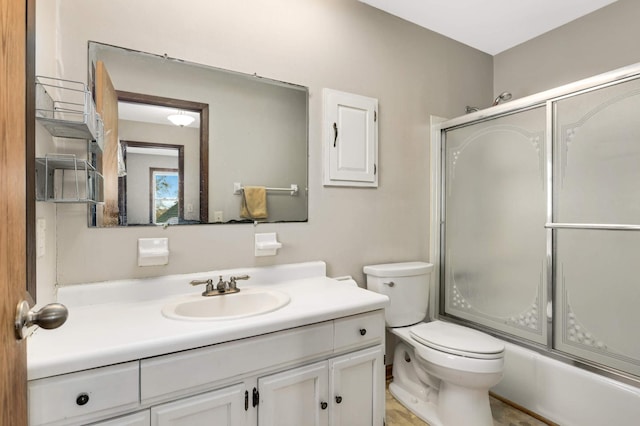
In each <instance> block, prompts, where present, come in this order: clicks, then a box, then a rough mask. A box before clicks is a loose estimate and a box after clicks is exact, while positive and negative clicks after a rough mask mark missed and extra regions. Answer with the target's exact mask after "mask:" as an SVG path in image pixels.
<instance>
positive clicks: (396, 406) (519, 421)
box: [386, 389, 547, 426]
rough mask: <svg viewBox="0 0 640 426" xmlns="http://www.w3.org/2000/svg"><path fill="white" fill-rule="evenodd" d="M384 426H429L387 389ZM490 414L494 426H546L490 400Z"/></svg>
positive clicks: (524, 414) (507, 406) (505, 405)
mask: <svg viewBox="0 0 640 426" xmlns="http://www.w3.org/2000/svg"><path fill="white" fill-rule="evenodd" d="M386 410H387V411H386V416H387V422H386V426H429V425H428V424H427V423H425V422H423V421H422V420H420V419H419V418H418V417H416V416H415V415H414V414H413V413H411V412H410V411H409V410H407V409H406V408H405V407H404V406H403V405H402V404H400V403H399V402H398V401H396V400H395V399H394V398H393V396H391V393H389V390H388V389H387V401H386ZM491 412H492V413H493V424H494V426H546V425H547V423H545V422H542V421H540V420H538V419H535V418H533V417H531V416H529V415H527V414H526V413H523V412H522V411H519V410H517V409H516V408H514V407H512V406H510V405H508V404H505V403H504V402H502V401H499V400H497V399H495V398H493V397H492V398H491Z"/></svg>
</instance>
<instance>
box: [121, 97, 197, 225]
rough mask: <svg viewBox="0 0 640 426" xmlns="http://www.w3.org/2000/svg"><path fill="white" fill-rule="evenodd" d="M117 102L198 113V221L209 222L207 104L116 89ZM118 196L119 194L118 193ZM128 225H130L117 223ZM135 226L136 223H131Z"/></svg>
mask: <svg viewBox="0 0 640 426" xmlns="http://www.w3.org/2000/svg"><path fill="white" fill-rule="evenodd" d="M116 95H117V96H118V102H128V103H137V104H145V105H155V106H162V107H169V108H175V109H180V110H186V111H193V112H197V113H199V114H200V223H201V224H206V223H208V222H209V104H205V103H202V102H193V101H186V100H181V99H172V98H164V97H161V96H154V95H145V94H142V93H133V92H126V91H122V90H116ZM118 198H120V195H118ZM119 226H130V225H128V224H127V225H122V224H121V225H119ZM132 226H136V225H132Z"/></svg>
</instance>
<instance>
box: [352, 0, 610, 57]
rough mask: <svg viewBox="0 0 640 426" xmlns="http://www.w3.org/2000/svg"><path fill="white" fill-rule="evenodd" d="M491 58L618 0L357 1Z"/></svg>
mask: <svg viewBox="0 0 640 426" xmlns="http://www.w3.org/2000/svg"><path fill="white" fill-rule="evenodd" d="M360 1H361V2H363V3H366V4H369V5H371V6H373V7H375V8H378V9H381V10H384V11H385V12H388V13H390V14H392V15H395V16H398V17H400V18H402V19H405V20H407V21H410V22H413V23H414V24H418V25H420V26H422V27H425V28H427V29H430V30H431V31H435V32H437V33H440V34H442V35H444V36H447V37H449V38H452V39H454V40H457V41H459V42H461V43H464V44H466V45H468V46H471V47H474V48H476V49H478V50H481V51H483V52H486V53H488V54H490V55H496V54H498V53H500V52H502V51H504V50H507V49H509V48H511V47H514V46H516V45H518V44H520V43H524V42H525V41H527V40H531V39H532V38H535V37H537V36H539V35H541V34H544V33H546V32H547V31H550V30H552V29H554V28H557V27H560V26H562V25H564V24H566V23H568V22H571V21H573V20H575V19H577V18H580V17H581V16H584V15H587V14H589V13H591V12H593V11H595V10H597V9H600V8H601V7H604V6H607V5H609V4H611V3H615V2H616V1H617V0H360Z"/></svg>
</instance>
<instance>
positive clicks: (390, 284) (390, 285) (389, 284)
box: [382, 281, 396, 287]
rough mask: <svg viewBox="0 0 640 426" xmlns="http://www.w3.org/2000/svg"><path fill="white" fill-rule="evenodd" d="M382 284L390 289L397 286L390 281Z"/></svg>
mask: <svg viewBox="0 0 640 426" xmlns="http://www.w3.org/2000/svg"><path fill="white" fill-rule="evenodd" d="M382 284H383V285H386V286H389V287H393V286H394V285H396V283H394V282H393V281H389V282H388V283H382Z"/></svg>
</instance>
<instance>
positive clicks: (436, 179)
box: [429, 63, 640, 387]
mask: <svg viewBox="0 0 640 426" xmlns="http://www.w3.org/2000/svg"><path fill="white" fill-rule="evenodd" d="M634 79H640V63H637V64H634V65H630V66H627V67H624V68H620V69H617V70H614V71H610V72H607V73H604V74H600V75H598V76H595V77H591V78H587V79H584V80H580V81H577V82H575V83H571V84H568V85H565V86H561V87H558V88H555V89H552V90H548V91H545V92H541V93H538V94H535V95H531V96H528V97H525V98H522V99H518V100H514V101H511V102H508V103H504V104H500V105H498V106H495V107H491V108H487V109H485V110H480V111H477V112H474V113H471V114H467V115H465V116H461V117H458V118H454V119H451V120H445V119H443V118H439V117H433V116H432V117H431V152H430V157H431V229H430V253H431V255H430V257H431V258H430V261H431V263H433V264H434V265H435V266H436V268H434V272H433V274H432V285H431V289H430V293H431V297H430V300H431V303H430V309H429V312H430V313H431V314H430V315H431V319H438V318H444V319H446V320H447V321H451V322H454V323H459V324H462V325H465V326H469V327H472V328H476V329H479V330H481V331H484V332H486V333H488V334H492V335H494V336H497V337H499V338H501V339H503V340H506V341H508V342H511V343H514V344H517V345H520V346H524V347H526V348H528V349H531V350H534V351H536V352H538V353H541V354H544V355H546V356H549V357H551V358H553V359H556V360H559V361H562V362H565V363H567V364H570V365H573V366H575V367H578V368H581V369H585V370H588V371H591V372H594V373H597V374H600V375H603V376H605V377H609V378H612V379H614V380H618V381H620V382H623V383H627V384H630V385H633V386H636V387H640V377H638V376H635V375H633V374H631V373H626V372H623V371H621V370H618V369H614V368H612V367H609V366H607V365H604V364H600V363H598V362H595V361H590V360H586V359H583V358H578V357H577V356H573V355H571V354H568V353H566V352H562V351H559V350H557V349H555V348H554V334H555V318H556V316H557V310H556V307H555V305H554V295H555V290H556V288H555V287H556V285H555V278H554V277H555V276H556V275H555V274H556V270H555V266H556V265H555V259H554V246H555V241H554V239H555V232H554V230H555V229H592V230H593V229H595V230H625V231H640V225H623V224H620V225H618V224H616V225H612V224H594V223H588V224H582V223H580V224H576V223H555V222H554V221H553V219H554V218H553V212H554V180H553V174H554V172H553V160H554V158H553V152H554V150H553V139H554V124H555V121H556V117H555V115H556V114H555V108H554V104H555V103H556V102H557V101H560V100H562V99H565V98H570V97H573V96H576V95H580V94H583V93H588V92H591V91H594V90H599V89H602V88H605V87H608V86H612V85H615V84H619V83H623V82H626V81H630V80H634ZM539 107H544V108H545V114H546V123H545V150H546V152H545V159H544V162H545V170H544V173H545V176H544V179H545V185H546V194H545V198H546V223H545V233H546V255H545V257H546V277H545V279H546V290H547V300H546V302H544V308H543V307H541V308H542V309H544V314H543V315H544V317H546V319H547V325H546V327H547V336H546V337H547V339H546V344H544V345H543V344H538V343H536V342H533V341H529V340H526V339H524V338H520V337H518V336H514V335H511V334H508V333H507V332H503V331H499V330H496V329H494V328H490V327H489V326H485V325H482V324H478V323H476V322H473V321H471V320H466V319H462V318H458V317H455V316H452V315H449V314H446V313H445V312H444V309H445V292H444V291H443V289H444V279H445V278H444V273H443V272H442V271H444V267H445V264H446V263H445V262H446V259H445V250H444V247H445V238H444V237H445V220H444V218H445V217H446V216H445V212H446V205H445V185H446V176H445V171H446V170H447V168H446V156H445V146H446V131H448V130H453V129H456V128H461V127H466V126H469V125H472V124H475V123H479V122H483V121H487V120H492V119H496V118H500V117H504V116H507V115H511V114H515V113H520V112H523V111H526V110H530V109H533V108H539Z"/></svg>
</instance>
